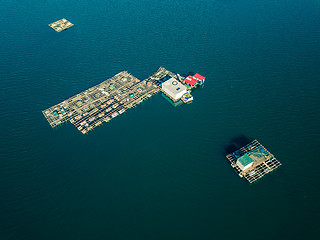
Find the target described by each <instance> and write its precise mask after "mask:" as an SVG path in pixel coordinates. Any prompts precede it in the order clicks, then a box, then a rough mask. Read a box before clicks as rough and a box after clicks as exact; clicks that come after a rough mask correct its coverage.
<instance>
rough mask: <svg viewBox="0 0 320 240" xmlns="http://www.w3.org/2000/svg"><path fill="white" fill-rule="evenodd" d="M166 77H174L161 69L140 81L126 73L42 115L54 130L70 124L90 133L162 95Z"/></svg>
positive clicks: (49, 109) (57, 105) (119, 74)
mask: <svg viewBox="0 0 320 240" xmlns="http://www.w3.org/2000/svg"><path fill="white" fill-rule="evenodd" d="M163 75H174V74H173V73H172V72H170V71H168V70H166V69H165V68H162V67H160V68H159V69H158V71H157V72H156V73H154V74H153V75H152V76H150V77H148V78H146V79H145V80H143V81H140V80H139V79H137V78H136V77H134V76H132V75H131V74H130V73H128V72H127V71H123V72H120V73H118V74H116V75H115V76H113V77H111V78H109V79H107V80H105V81H103V82H102V83H100V84H98V85H96V86H93V87H91V88H89V89H87V90H85V91H83V92H81V93H79V94H77V95H75V96H73V97H71V98H69V99H67V100H65V101H63V102H61V103H59V104H56V105H54V106H52V107H50V108H48V109H46V110H44V111H42V113H43V115H44V116H45V118H46V119H47V120H48V122H49V124H50V125H51V127H56V126H58V125H60V124H62V123H64V122H67V121H70V122H71V123H72V124H73V125H74V126H75V127H76V128H77V129H78V130H79V131H81V133H83V134H86V133H88V132H89V131H91V130H93V129H94V128H95V127H97V126H99V125H101V124H102V123H103V122H109V121H110V120H111V119H113V118H115V117H117V116H119V115H121V114H122V113H124V112H125V111H127V110H128V109H130V108H133V107H135V106H136V105H137V104H139V103H141V102H143V101H144V100H146V99H148V98H150V97H151V96H153V95H154V94H156V93H158V92H160V91H161V88H160V87H159V86H158V85H157V84H156V81H157V80H159V79H160V78H162V77H163Z"/></svg>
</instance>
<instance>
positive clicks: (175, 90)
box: [162, 78, 187, 101]
mask: <svg viewBox="0 0 320 240" xmlns="http://www.w3.org/2000/svg"><path fill="white" fill-rule="evenodd" d="M162 90H163V92H164V93H165V94H166V95H167V96H168V97H170V98H171V99H172V100H174V101H177V100H179V99H180V98H181V97H182V96H183V94H185V93H186V92H187V88H186V87H185V86H184V85H182V84H181V83H180V82H179V81H178V80H177V79H175V78H170V79H169V80H167V81H165V82H164V83H162Z"/></svg>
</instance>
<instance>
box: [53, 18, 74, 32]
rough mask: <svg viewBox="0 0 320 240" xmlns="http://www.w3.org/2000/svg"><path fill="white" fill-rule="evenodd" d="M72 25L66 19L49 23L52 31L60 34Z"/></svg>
mask: <svg viewBox="0 0 320 240" xmlns="http://www.w3.org/2000/svg"><path fill="white" fill-rule="evenodd" d="M73 25H74V24H72V23H71V22H69V21H68V20H67V19H65V18H62V19H60V20H58V21H56V22H53V23H50V24H49V27H51V28H52V29H54V30H55V31H56V32H62V31H63V30H66V29H68V28H70V27H72V26H73Z"/></svg>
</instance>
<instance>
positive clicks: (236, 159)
mask: <svg viewBox="0 0 320 240" xmlns="http://www.w3.org/2000/svg"><path fill="white" fill-rule="evenodd" d="M226 157H227V159H228V160H229V162H230V163H231V166H232V167H233V168H234V169H235V170H236V172H237V173H238V174H239V176H240V177H244V178H245V179H246V180H248V182H249V183H253V182H255V181H257V180H258V179H260V178H262V177H263V176H265V175H266V174H268V173H270V172H272V171H274V170H275V169H277V168H278V167H279V166H281V163H280V162H279V161H278V160H277V159H276V158H275V157H274V156H273V155H272V154H271V153H270V152H269V151H268V150H267V149H266V148H265V147H264V146H263V145H262V144H261V143H259V142H258V141H257V140H253V141H252V142H251V143H249V144H247V145H246V146H244V147H242V148H240V149H238V150H236V151H235V152H233V153H230V154H228V155H227V156H226Z"/></svg>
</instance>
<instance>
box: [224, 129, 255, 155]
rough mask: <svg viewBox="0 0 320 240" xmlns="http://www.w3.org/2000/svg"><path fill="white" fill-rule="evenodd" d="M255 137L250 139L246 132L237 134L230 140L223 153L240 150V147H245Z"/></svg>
mask: <svg viewBox="0 0 320 240" xmlns="http://www.w3.org/2000/svg"><path fill="white" fill-rule="evenodd" d="M252 141H253V139H250V138H249V137H247V136H245V135H244V134H241V135H239V136H236V137H234V138H232V139H231V140H230V143H229V144H228V145H227V146H226V147H225V148H224V152H223V155H224V156H226V155H228V154H230V153H233V152H234V151H236V150H238V149H239V148H242V147H244V146H245V145H247V144H248V143H250V142H252Z"/></svg>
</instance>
